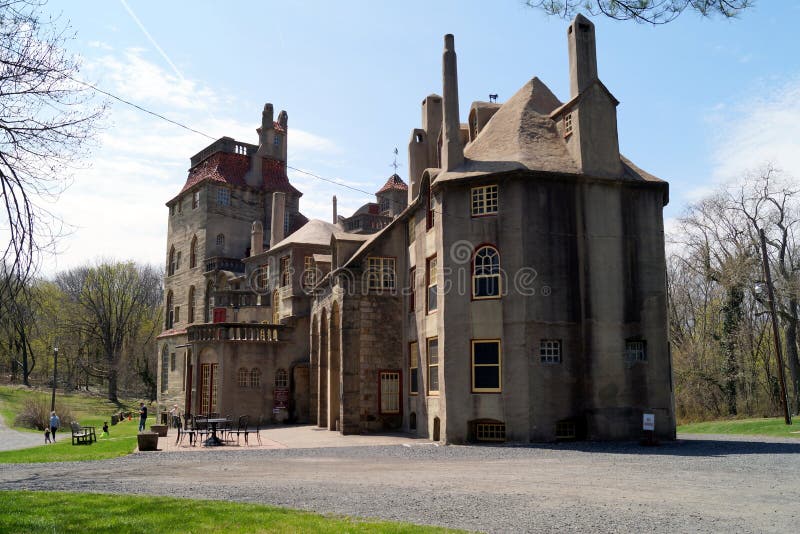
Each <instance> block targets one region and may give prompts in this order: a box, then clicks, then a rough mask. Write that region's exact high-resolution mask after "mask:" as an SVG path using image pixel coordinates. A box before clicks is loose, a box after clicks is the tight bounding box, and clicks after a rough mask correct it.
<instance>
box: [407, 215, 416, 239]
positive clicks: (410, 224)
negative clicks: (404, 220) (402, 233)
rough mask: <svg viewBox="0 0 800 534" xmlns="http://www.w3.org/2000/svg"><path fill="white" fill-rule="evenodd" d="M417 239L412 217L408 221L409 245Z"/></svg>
mask: <svg viewBox="0 0 800 534" xmlns="http://www.w3.org/2000/svg"><path fill="white" fill-rule="evenodd" d="M416 239H417V232H416V225H415V224H414V219H410V220H409V221H408V244H409V245H410V244H411V243H413V242H414V241H416Z"/></svg>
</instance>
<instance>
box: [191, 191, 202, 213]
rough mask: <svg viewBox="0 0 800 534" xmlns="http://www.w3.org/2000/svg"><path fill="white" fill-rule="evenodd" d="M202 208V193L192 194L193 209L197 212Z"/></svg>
mask: <svg viewBox="0 0 800 534" xmlns="http://www.w3.org/2000/svg"><path fill="white" fill-rule="evenodd" d="M199 207H200V191H195V192H194V193H193V194H192V209H193V210H196V209H197V208H199Z"/></svg>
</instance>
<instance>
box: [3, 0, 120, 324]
mask: <svg viewBox="0 0 800 534" xmlns="http://www.w3.org/2000/svg"><path fill="white" fill-rule="evenodd" d="M44 3H45V2H44V0H0V199H2V206H1V207H2V215H0V245H2V258H0V262H2V263H3V264H4V267H5V269H6V270H7V271H8V272H9V273H11V274H13V276H10V277H3V278H0V284H4V283H6V282H7V281H8V280H11V281H12V285H10V286H7V287H5V288H0V297H2V298H4V299H8V298H14V297H15V295H16V293H17V291H20V290H22V289H24V287H25V282H26V281H27V280H28V279H29V277H30V276H31V275H32V274H33V273H34V272H35V269H36V266H37V262H38V259H39V255H40V253H41V252H42V251H43V250H45V249H47V248H48V247H49V246H51V245H52V244H53V241H54V238H55V237H57V236H58V235H59V233H60V231H61V225H60V224H59V221H58V219H57V218H56V217H54V216H53V215H52V214H51V213H50V212H49V210H48V209H47V208H46V206H45V205H44V204H45V203H46V202H47V201H49V200H52V199H54V198H55V197H56V196H57V195H58V194H60V193H61V192H62V191H63V189H64V188H65V187H66V186H67V185H68V183H69V179H70V178H69V174H68V169H70V168H72V167H73V166H74V164H75V162H76V161H77V160H79V159H80V157H81V156H82V155H83V154H84V152H85V150H86V148H87V146H86V144H87V142H88V141H90V140H91V139H92V135H93V132H94V131H95V127H96V125H97V121H98V119H99V118H100V117H101V116H102V114H103V112H104V109H105V103H100V104H93V92H92V91H90V90H89V89H87V87H86V86H85V85H84V84H82V83H81V82H80V81H79V80H78V79H77V75H78V70H79V64H78V61H77V60H76V59H75V57H74V56H73V55H71V54H70V53H68V52H67V51H66V49H65V44H66V43H67V41H69V39H70V38H71V36H70V35H68V34H67V33H66V29H65V28H64V27H63V26H62V25H60V24H59V23H58V21H57V20H54V19H52V18H44V16H43V15H42V14H41V12H40V9H41V7H42V6H43V5H44ZM3 242H5V243H4V244H3ZM15 281H20V282H22V285H19V284H17V285H14V283H13V282H15ZM3 289H5V291H3ZM3 304H4V302H2V301H0V310H1V309H2V306H3Z"/></svg>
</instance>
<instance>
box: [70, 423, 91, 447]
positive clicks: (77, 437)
mask: <svg viewBox="0 0 800 534" xmlns="http://www.w3.org/2000/svg"><path fill="white" fill-rule="evenodd" d="M69 427H70V430H72V444H73V445H75V444H78V445H80V444H81V443H83V444H84V445H91V444H92V442H93V441H97V434H96V433H95V430H94V427H93V426H81V425H80V424H78V423H77V422H76V421H73V422H71V423H70V424H69Z"/></svg>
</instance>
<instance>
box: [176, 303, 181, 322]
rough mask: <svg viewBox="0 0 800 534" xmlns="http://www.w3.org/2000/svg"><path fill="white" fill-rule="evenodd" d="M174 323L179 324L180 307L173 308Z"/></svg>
mask: <svg viewBox="0 0 800 534" xmlns="http://www.w3.org/2000/svg"><path fill="white" fill-rule="evenodd" d="M175 322H176V323H179V322H181V307H180V306H175Z"/></svg>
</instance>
